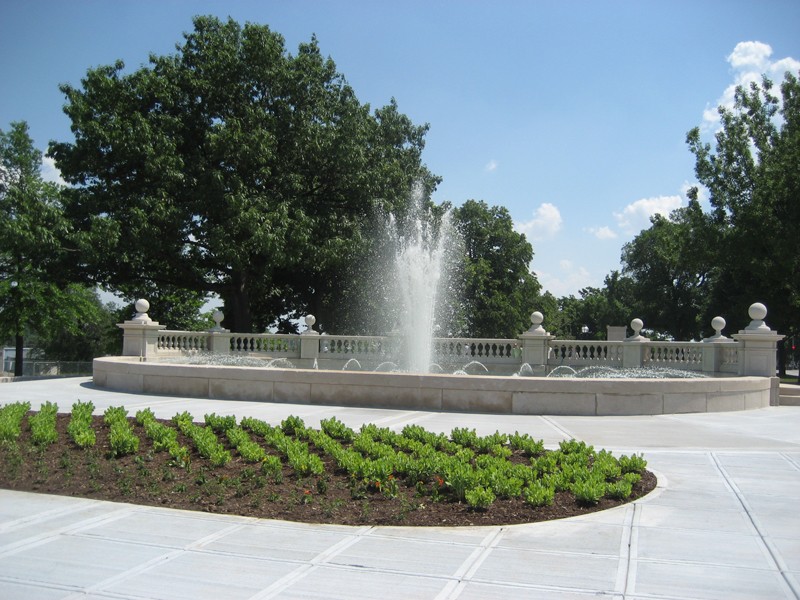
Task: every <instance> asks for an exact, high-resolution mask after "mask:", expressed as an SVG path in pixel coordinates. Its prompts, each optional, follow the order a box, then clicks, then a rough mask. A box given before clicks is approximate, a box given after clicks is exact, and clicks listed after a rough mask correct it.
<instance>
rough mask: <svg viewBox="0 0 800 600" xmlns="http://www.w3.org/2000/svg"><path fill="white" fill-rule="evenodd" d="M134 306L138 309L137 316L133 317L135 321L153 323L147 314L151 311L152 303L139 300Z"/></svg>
mask: <svg viewBox="0 0 800 600" xmlns="http://www.w3.org/2000/svg"><path fill="white" fill-rule="evenodd" d="M133 306H134V308H135V309H136V314H135V315H133V320H134V321H139V322H141V323H150V322H152V319H151V318H150V316H149V315H148V314H147V311H148V310H150V303H149V302H148V301H147V300H145V299H144V298H139V299H138V300H137V301H136V302H135V303H134V305H133Z"/></svg>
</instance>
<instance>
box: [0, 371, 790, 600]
mask: <svg viewBox="0 0 800 600" xmlns="http://www.w3.org/2000/svg"><path fill="white" fill-rule="evenodd" d="M78 399H81V400H91V401H92V402H94V404H95V407H96V409H97V413H102V412H103V411H104V410H105V408H107V407H108V406H119V405H124V406H125V407H126V408H128V409H129V410H138V409H139V408H144V407H149V408H151V409H152V410H153V411H154V412H155V414H156V415H158V416H159V417H165V418H168V417H171V416H173V415H174V414H175V413H177V412H182V411H184V410H188V411H189V412H191V413H192V414H193V415H195V416H196V417H198V418H202V416H203V415H204V414H205V413H207V412H216V413H217V414H235V415H237V416H239V417H242V416H253V417H257V418H260V419H264V420H266V421H268V422H270V423H273V424H277V423H279V422H280V421H281V420H283V419H285V418H286V417H287V416H288V415H290V414H294V415H297V416H300V417H301V418H303V419H304V420H305V421H306V423H308V424H309V425H314V426H316V425H317V424H318V423H319V421H320V419H324V418H329V417H331V416H337V417H338V418H339V419H341V420H342V421H344V422H345V423H347V424H348V425H350V426H353V427H358V426H360V425H361V424H362V423H367V422H373V423H377V424H379V425H381V426H385V427H391V428H393V429H396V430H400V429H402V428H403V427H404V426H405V425H407V424H411V423H417V424H420V425H422V426H424V427H426V428H428V429H430V430H433V431H441V432H446V433H449V432H450V431H451V430H452V429H453V428H454V427H469V428H475V429H476V430H477V431H478V433H480V434H486V433H492V432H494V431H495V430H500V431H504V432H509V433H511V432H513V431H520V432H525V433H530V434H531V435H533V436H534V437H537V438H539V439H543V440H544V442H545V444H546V445H547V446H548V447H555V446H556V445H557V444H558V443H559V442H560V441H561V440H564V439H569V438H572V437H576V438H579V439H583V440H585V441H586V442H587V443H590V444H593V445H595V447H598V448H600V447H604V448H607V449H609V450H612V451H614V452H616V453H619V452H624V453H631V452H636V453H639V452H641V453H643V454H644V456H645V458H646V459H647V460H648V462H649V466H650V468H652V469H653V470H654V471H655V472H656V474H657V475H658V477H659V487H658V488H657V491H656V492H654V493H653V494H651V495H650V496H648V497H646V498H643V499H640V500H639V501H636V502H634V503H631V504H628V505H626V506H623V507H618V508H616V509H613V510H610V511H604V512H601V513H594V514H591V515H585V516H582V517H576V518H572V519H564V520H561V521H552V522H546V523H534V524H528V525H513V526H508V527H464V528H444V527H433V528H408V527H345V526H334V525H311V524H297V523H287V522H283V521H272V520H261V519H253V518H246V517H236V516H229V515H211V514H205V513H199V512H191V511H179V510H171V509H166V508H162V507H138V506H133V505H127V504H116V503H109V502H102V501H97V500H87V499H79V498H65V497H58V496H48V495H41V494H28V493H20V492H12V491H8V490H0V598H3V599H4V600H6V599H15V598H24V599H26V600H27V599H29V598H42V599H46V600H50V599H53V598H59V599H64V598H79V597H80V598H83V599H87V598H104V599H109V598H117V599H119V598H131V599H134V598H135V599H139V600H142V599H148V598H158V599H160V598H164V599H168V598H170V599H171V598H187V597H191V598H252V599H265V598H326V599H328V598H342V599H345V598H347V599H352V598H365V599H371V598H415V599H417V598H420V599H425V598H430V599H441V600H445V599H449V600H456V599H466V600H469V599H475V598H481V599H501V598H502V599H505V598H515V599H516V598H552V599H554V600H573V599H578V598H581V599H586V598H615V599H618V600H621V599H622V598H625V599H628V600H631V599H636V598H641V599H642V600H644V599H645V598H646V599H647V600H684V599H685V600H688V599H697V598H724V599H725V600H729V599H735V598H746V599H748V600H749V599H751V598H794V599H798V598H800V584H798V581H800V558H798V557H800V519H798V518H797V508H796V507H797V498H798V494H800V407H770V408H767V409H760V410H753V411H742V412H730V413H716V414H683V415H659V416H653V417H564V416H533V415H531V416H527V415H513V416H510V415H501V416H497V415H485V414H481V415H475V414H469V413H438V412H430V411H427V412H426V411H409V410H388V409H370V408H342V407H330V406H325V407H322V406H311V405H302V404H271V403H263V402H241V401H235V402H232V401H220V400H207V399H192V398H181V397H171V396H148V395H144V394H122V393H117V392H109V391H106V390H102V389H99V388H96V387H94V386H93V385H92V383H91V381H90V380H88V379H86V378H75V379H59V380H38V381H26V382H12V383H4V384H1V385H0V403H5V402H9V401H17V400H27V401H30V402H31V404H32V406H33V408H34V409H35V408H38V406H39V405H40V404H41V403H42V402H44V401H48V400H49V401H53V400H55V401H57V402H58V403H59V406H60V407H61V409H62V410H65V411H66V410H69V408H70V406H71V405H72V403H74V402H75V401H76V400H78Z"/></svg>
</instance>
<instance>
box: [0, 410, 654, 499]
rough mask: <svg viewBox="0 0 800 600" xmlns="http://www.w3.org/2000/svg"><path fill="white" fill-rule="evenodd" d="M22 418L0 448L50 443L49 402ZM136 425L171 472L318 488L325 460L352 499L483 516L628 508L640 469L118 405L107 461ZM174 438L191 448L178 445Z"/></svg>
mask: <svg viewBox="0 0 800 600" xmlns="http://www.w3.org/2000/svg"><path fill="white" fill-rule="evenodd" d="M29 411H30V404H29V403H27V402H25V403H14V404H8V405H6V406H4V407H2V408H0V441H2V440H8V441H14V440H16V439H17V438H18V437H19V436H20V433H21V430H22V426H23V421H24V419H25V415H26V414H28V415H29V416H28V426H29V427H30V432H31V440H32V442H33V443H34V444H36V445H41V446H45V445H47V444H52V443H54V442H55V441H57V439H58V433H57V431H56V415H57V412H58V406H57V405H56V404H53V403H49V402H47V403H45V404H43V405H42V407H41V410H39V411H38V412H36V413H29ZM93 411H94V406H93V405H92V403H91V402H80V401H78V402H76V403H75V404H73V406H72V412H71V415H70V419H69V424H68V426H67V433H68V436H69V438H70V440H71V442H72V443H74V444H75V445H76V446H78V447H80V448H91V447H93V446H94V445H95V443H96V439H97V436H96V434H95V432H94V430H93V428H92V413H93ZM134 420H135V422H136V423H138V424H139V425H140V426H141V427H142V429H143V430H144V433H145V435H146V436H147V437H148V438H149V439H150V440H151V441H152V446H153V450H154V451H155V452H167V453H168V454H169V456H170V458H171V463H170V464H172V465H173V466H174V467H176V468H186V469H188V468H189V466H190V463H191V460H192V456H193V452H192V450H194V451H195V452H196V454H197V455H199V456H200V457H202V458H203V459H205V460H207V461H208V463H209V464H210V465H211V466H212V467H222V466H224V465H226V464H227V463H229V462H230V461H231V460H233V459H234V458H236V459H238V460H241V461H243V462H245V463H250V464H253V465H256V466H259V468H260V471H261V473H262V475H265V476H271V477H273V478H274V479H275V480H276V481H277V480H278V479H279V478H280V477H282V472H283V469H284V466H288V467H289V468H290V469H291V470H292V472H294V473H295V474H296V476H297V477H298V478H305V477H309V476H316V477H318V478H320V479H318V482H319V481H324V477H325V469H326V466H325V461H328V462H330V463H332V464H333V465H335V467H334V468H335V469H336V470H337V471H338V472H340V473H344V474H345V475H346V476H347V478H348V481H349V485H350V488H351V495H352V496H353V497H354V498H358V497H366V495H367V494H370V493H380V494H383V495H384V496H386V497H395V496H397V494H398V491H399V489H400V486H408V487H410V488H415V491H416V494H417V495H418V496H427V497H431V498H432V500H433V501H452V502H464V503H466V504H467V505H468V506H470V507H471V508H473V509H476V510H485V509H487V508H489V507H490V506H491V505H492V503H494V502H495V500H497V499H498V498H499V499H508V498H521V499H522V500H524V501H525V502H526V503H527V504H529V505H531V506H534V507H540V506H548V505H550V504H551V503H552V502H553V500H554V498H555V497H556V494H557V493H559V492H570V493H571V494H573V495H574V496H575V498H576V499H577V501H578V502H579V503H581V504H585V505H592V504H596V503H598V502H599V501H600V500H602V499H603V498H606V497H608V498H612V499H615V500H625V499H627V498H629V497H630V496H631V494H632V490H633V486H634V485H635V484H636V483H637V482H638V481H639V480H640V478H641V475H642V473H643V472H644V470H645V468H646V466H647V463H646V461H645V460H644V458H643V457H642V456H640V455H631V456H620V457H619V458H617V457H614V456H613V455H612V454H610V453H609V452H606V451H605V450H600V451H596V450H595V449H594V448H593V447H592V446H588V445H586V444H585V443H584V442H580V441H576V440H569V441H564V442H561V444H560V445H559V448H558V449H557V450H553V451H546V450H545V448H544V444H543V443H542V441H541V440H534V439H533V438H531V437H530V436H529V435H528V434H520V433H518V432H515V433H514V434H510V435H509V434H504V433H500V432H495V433H494V434H491V435H487V436H479V435H478V434H477V433H476V431H475V430H474V429H468V428H455V429H453V430H452V431H451V433H450V435H449V436H448V435H445V434H443V433H433V432H430V431H427V430H425V429H424V428H423V427H421V426H419V425H407V426H405V427H404V428H403V430H402V431H400V432H396V431H393V430H391V429H389V428H385V427H378V426H376V425H374V424H366V425H363V426H361V428H360V429H359V430H358V431H356V430H354V429H352V428H350V427H348V426H347V425H345V424H344V423H343V422H342V421H340V420H338V419H336V418H335V417H333V418H330V419H324V420H322V421H321V422H320V428H319V429H315V428H311V427H308V426H306V425H305V423H304V422H303V420H302V419H301V418H299V417H296V416H290V417H287V418H286V419H285V420H283V421H282V422H281V424H280V425H279V426H273V425H270V424H269V423H266V422H264V421H262V420H259V419H254V418H250V417H246V418H243V419H241V421H238V420H237V419H236V417H234V416H218V415H216V414H213V413H212V414H207V415H205V417H204V423H203V424H200V423H198V422H195V420H194V417H193V416H192V415H191V414H189V413H188V412H183V413H179V414H176V415H175V416H174V417H173V418H172V419H171V421H169V422H163V421H159V420H157V419H156V417H155V415H154V414H153V412H152V411H151V410H150V409H143V410H140V411H138V412H137V413H136V415H135V419H131V418H129V416H128V412H127V411H126V410H125V408H124V407H121V406H120V407H109V408H108V409H106V411H105V413H104V415H103V421H104V423H105V424H106V425H107V426H108V427H109V429H110V433H109V445H110V448H109V450H108V452H109V455H110V457H112V458H115V457H121V456H126V455H130V454H134V455H135V454H136V453H137V452H138V449H139V442H140V440H139V437H138V436H137V434H136V432H135V430H134V428H133V427H132V423H133V421H134ZM179 432H180V433H181V434H183V436H185V437H184V439H186V440H189V441H190V445H191V447H189V446H187V445H182V444H181V443H180V439H179V435H178V434H179ZM323 459H325V460H323Z"/></svg>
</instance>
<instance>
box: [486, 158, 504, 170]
mask: <svg viewBox="0 0 800 600" xmlns="http://www.w3.org/2000/svg"><path fill="white" fill-rule="evenodd" d="M499 166H500V163H498V162H497V161H496V160H495V159H492V160H490V161H489V162H488V163H486V166H485V167H484V168H483V170H484V171H486V172H487V173H494V172H495V171H497V167H499Z"/></svg>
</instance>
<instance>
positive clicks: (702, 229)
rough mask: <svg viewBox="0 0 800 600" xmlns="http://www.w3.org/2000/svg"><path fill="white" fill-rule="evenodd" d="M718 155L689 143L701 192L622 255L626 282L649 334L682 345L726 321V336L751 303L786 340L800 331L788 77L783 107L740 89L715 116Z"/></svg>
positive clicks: (795, 127)
mask: <svg viewBox="0 0 800 600" xmlns="http://www.w3.org/2000/svg"><path fill="white" fill-rule="evenodd" d="M719 114H720V122H721V128H720V130H719V131H718V132H717V133H716V134H715V137H714V146H713V147H712V145H711V144H710V143H707V142H704V141H703V140H702V135H701V131H700V129H699V128H695V129H692V130H691V131H690V132H689V133H688V135H687V143H688V145H689V149H690V150H691V152H692V153H693V154H694V155H695V172H696V175H697V178H698V181H699V182H700V183H701V184H702V185H703V186H704V187H705V188H706V189H707V190H708V195H709V201H710V205H711V210H710V211H709V212H707V213H706V212H704V211H703V209H702V208H701V206H700V203H699V201H698V198H699V190H697V189H693V190H691V191H690V194H689V196H690V202H689V205H688V206H687V207H684V208H681V209H678V210H677V211H675V212H673V213H672V214H671V215H670V217H669V218H665V217H661V216H656V217H654V218H653V219H652V224H651V226H650V227H649V228H648V229H646V230H644V231H642V232H641V233H640V234H639V235H638V236H636V238H635V239H634V240H633V241H632V242H630V243H629V244H627V245H626V246H625V247H624V248H623V256H622V260H623V263H624V265H625V268H624V272H625V273H626V274H627V275H630V276H631V277H632V278H633V279H634V281H635V286H636V288H635V289H636V297H637V298H638V299H639V300H640V304H639V306H638V308H639V309H641V312H642V314H641V315H640V316H641V317H642V318H643V320H644V321H645V325H646V326H648V327H653V328H655V329H659V330H662V331H665V332H669V333H670V334H672V335H674V336H675V337H676V338H679V339H690V338H692V337H695V338H697V337H699V336H701V335H702V334H703V333H710V326H709V323H710V320H711V319H712V318H713V317H714V316H716V315H722V316H724V317H725V319H726V320H727V321H728V330H729V331H730V330H736V329H739V328H741V327H742V326H744V325H745V324H746V322H747V321H748V317H747V308H748V306H749V305H750V304H752V303H753V302H756V301H759V302H764V303H765V304H766V305H767V306H768V307H769V317H768V319H769V323H770V325H771V326H772V327H773V328H776V329H778V330H780V331H782V332H784V333H791V332H794V331H797V328H798V323H800V283H798V282H799V281H800V235H798V230H799V229H800V202H798V198H800V84H799V83H798V79H797V77H796V76H795V75H793V74H791V73H787V74H786V76H785V79H784V81H783V83H782V85H781V96H780V98H779V97H778V96H776V95H775V94H774V93H773V84H772V82H771V81H769V80H768V79H767V78H764V79H763V80H762V82H761V83H760V84H758V83H753V84H751V85H750V86H749V87H741V86H740V87H738V88H737V89H736V92H735V101H734V106H733V107H732V108H728V107H724V106H721V107H720V108H719Z"/></svg>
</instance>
